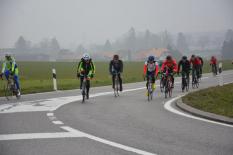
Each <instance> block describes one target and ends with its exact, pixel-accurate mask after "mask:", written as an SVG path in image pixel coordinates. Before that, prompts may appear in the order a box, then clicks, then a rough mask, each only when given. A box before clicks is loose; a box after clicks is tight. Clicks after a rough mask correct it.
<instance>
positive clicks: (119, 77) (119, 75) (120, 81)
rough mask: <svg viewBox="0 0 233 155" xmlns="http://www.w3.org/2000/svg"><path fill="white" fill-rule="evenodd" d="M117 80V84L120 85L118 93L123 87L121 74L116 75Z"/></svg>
mask: <svg viewBox="0 0 233 155" xmlns="http://www.w3.org/2000/svg"><path fill="white" fill-rule="evenodd" d="M118 79H119V83H120V91H122V90H123V87H122V78H121V74H118Z"/></svg>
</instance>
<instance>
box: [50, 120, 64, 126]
mask: <svg viewBox="0 0 233 155" xmlns="http://www.w3.org/2000/svg"><path fill="white" fill-rule="evenodd" d="M52 122H53V124H56V125H62V124H64V123H63V122H62V121H52Z"/></svg>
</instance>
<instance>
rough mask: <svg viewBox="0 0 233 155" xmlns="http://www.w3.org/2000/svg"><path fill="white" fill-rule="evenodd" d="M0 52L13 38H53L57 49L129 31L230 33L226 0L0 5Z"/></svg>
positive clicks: (56, 0) (38, 0)
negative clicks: (228, 31)
mask: <svg viewBox="0 0 233 155" xmlns="http://www.w3.org/2000/svg"><path fill="white" fill-rule="evenodd" d="M0 22H1V24H0V48H10V47H13V46H14V44H15V42H16V40H17V39H18V37H19V36H21V35H22V36H24V37H25V38H26V39H28V40H30V41H31V42H32V43H37V42H40V41H41V40H42V39H44V38H52V37H56V39H57V40H58V41H59V43H60V46H61V47H63V48H69V49H74V48H77V46H78V45H79V44H83V45H88V44H94V43H95V44H104V43H105V41H106V40H107V39H109V40H110V41H115V40H116V39H117V38H119V37H120V36H121V35H122V34H124V33H125V32H127V31H128V30H129V29H130V28H131V27H134V29H135V30H137V31H139V32H140V31H145V30H147V29H149V30H150V31H151V32H155V33H159V32H161V31H164V30H167V31H169V32H171V33H174V34H177V33H178V32H184V33H187V32H189V33H190V32H192V33H195V32H198V33H200V32H215V31H216V32H217V31H226V30H227V29H230V28H231V29H232V28H233V1H232V0H0Z"/></svg>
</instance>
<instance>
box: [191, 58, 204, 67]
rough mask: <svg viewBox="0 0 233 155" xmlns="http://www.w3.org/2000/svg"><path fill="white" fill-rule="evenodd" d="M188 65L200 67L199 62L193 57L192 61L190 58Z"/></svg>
mask: <svg viewBox="0 0 233 155" xmlns="http://www.w3.org/2000/svg"><path fill="white" fill-rule="evenodd" d="M190 64H192V65H193V66H196V65H201V60H200V59H199V58H198V57H195V58H194V59H192V58H191V59H190Z"/></svg>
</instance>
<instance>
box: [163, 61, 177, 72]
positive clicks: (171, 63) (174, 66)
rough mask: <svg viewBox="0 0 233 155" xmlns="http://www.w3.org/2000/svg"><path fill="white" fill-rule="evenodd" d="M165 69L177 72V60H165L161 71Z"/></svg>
mask: <svg viewBox="0 0 233 155" xmlns="http://www.w3.org/2000/svg"><path fill="white" fill-rule="evenodd" d="M165 67H168V69H169V70H171V71H173V72H177V63H176V60H175V59H172V60H170V61H169V60H165V61H164V62H163V64H162V67H161V71H164V69H165Z"/></svg>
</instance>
